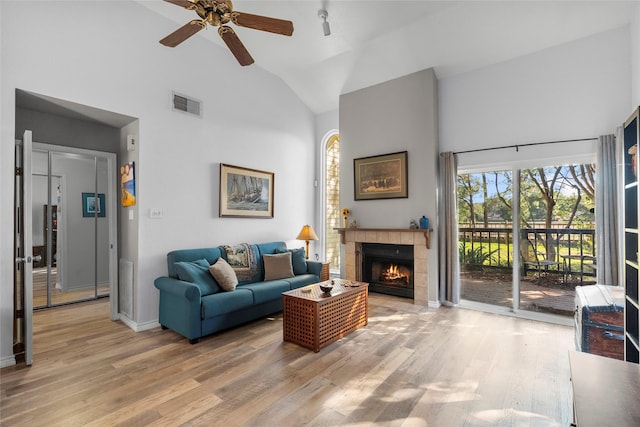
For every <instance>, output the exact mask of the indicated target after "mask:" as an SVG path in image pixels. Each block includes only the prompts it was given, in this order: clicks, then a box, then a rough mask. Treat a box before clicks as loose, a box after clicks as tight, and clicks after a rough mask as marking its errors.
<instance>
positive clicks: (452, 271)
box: [439, 152, 460, 304]
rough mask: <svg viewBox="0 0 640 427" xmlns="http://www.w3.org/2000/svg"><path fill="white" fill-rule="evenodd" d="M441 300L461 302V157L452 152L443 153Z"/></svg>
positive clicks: (441, 157)
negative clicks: (458, 204)
mask: <svg viewBox="0 0 640 427" xmlns="http://www.w3.org/2000/svg"><path fill="white" fill-rule="evenodd" d="M439 169H440V212H439V214H440V218H441V224H442V228H441V229H440V241H439V258H440V292H439V293H440V302H443V303H448V304H458V303H459V302H460V264H459V256H458V206H457V200H458V194H457V181H458V159H457V156H456V155H455V154H454V153H453V152H446V153H441V154H440V168H439Z"/></svg>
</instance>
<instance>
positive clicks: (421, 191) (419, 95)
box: [339, 69, 439, 303]
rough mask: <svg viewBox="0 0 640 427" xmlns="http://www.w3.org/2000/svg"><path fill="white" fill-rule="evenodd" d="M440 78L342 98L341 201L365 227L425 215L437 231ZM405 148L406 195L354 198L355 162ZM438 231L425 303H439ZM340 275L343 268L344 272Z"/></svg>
mask: <svg viewBox="0 0 640 427" xmlns="http://www.w3.org/2000/svg"><path fill="white" fill-rule="evenodd" d="M437 87H438V82H437V79H436V76H435V73H434V71H433V69H427V70H423V71H419V72H417V73H414V74H410V75H408V76H404V77H401V78H398V79H395V80H390V81H388V82H385V83H381V84H379V85H375V86H371V87H368V88H365V89H361V90H358V91H355V92H351V93H347V94H344V95H342V96H341V97H340V113H339V114H340V205H341V206H342V207H347V208H349V209H351V214H352V219H355V220H356V221H357V223H358V226H359V227H363V228H409V222H410V221H411V220H412V219H414V220H416V221H417V220H418V219H419V218H420V217H421V216H422V215H425V216H427V217H428V218H429V220H430V228H433V229H434V230H437V227H438V221H437V212H438V206H437V180H438V155H439V148H438V92H437ZM399 151H407V152H408V178H409V180H408V188H409V197H408V198H406V199H386V200H365V201H357V202H356V201H354V181H353V180H354V177H353V160H354V159H356V158H360V157H368V156H375V155H380V154H388V153H394V152H399ZM437 239H438V233H437V231H434V232H433V233H432V235H431V242H432V243H431V250H430V251H429V266H428V274H429V296H428V298H429V301H430V302H433V303H437V301H438V293H437V291H438V274H437V273H438V257H437ZM343 273H344V272H343Z"/></svg>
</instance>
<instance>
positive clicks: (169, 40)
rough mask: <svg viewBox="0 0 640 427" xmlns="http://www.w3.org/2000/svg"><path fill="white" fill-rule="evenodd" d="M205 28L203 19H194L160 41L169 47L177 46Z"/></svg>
mask: <svg viewBox="0 0 640 427" xmlns="http://www.w3.org/2000/svg"><path fill="white" fill-rule="evenodd" d="M203 28H204V24H203V22H202V21H199V20H197V19H194V20H193V21H189V22H187V23H186V24H184V25H183V26H182V27H180V28H178V29H177V30H175V31H174V32H173V33H171V34H169V35H168V36H167V37H165V38H163V39H162V40H160V43H161V44H163V45H165V46H168V47H176V46H178V45H179V44H180V43H182V42H183V41H185V40H186V39H188V38H189V37H191V36H192V35H194V34H195V33H197V32H198V31H200V30H201V29H203Z"/></svg>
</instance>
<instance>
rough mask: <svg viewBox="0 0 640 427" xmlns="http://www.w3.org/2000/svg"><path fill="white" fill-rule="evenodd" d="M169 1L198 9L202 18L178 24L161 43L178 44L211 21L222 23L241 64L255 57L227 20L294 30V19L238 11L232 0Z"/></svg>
mask: <svg viewBox="0 0 640 427" xmlns="http://www.w3.org/2000/svg"><path fill="white" fill-rule="evenodd" d="M164 1H166V2H168V3H172V4H175V5H177V6H182V7H184V8H185V9H188V10H195V11H196V13H197V14H198V16H200V18H201V19H194V20H193V21H190V22H188V23H186V24H185V25H183V26H182V27H180V28H178V29H177V30H176V31H174V32H173V33H171V34H169V35H168V36H167V37H165V38H163V39H162V40H160V43H161V44H163V45H165V46H168V47H176V46H178V45H179V44H180V43H182V42H183V41H185V40H186V39H188V38H189V37H191V36H193V35H194V34H196V33H197V32H198V31H200V30H202V29H203V28H205V27H206V26H207V23H208V24H209V25H214V26H217V27H218V34H219V35H220V37H222V40H223V41H224V42H225V44H226V45H227V47H228V48H229V50H231V53H233V56H235V57H236V59H237V60H238V62H239V63H240V65H242V66H245V65H251V64H253V58H252V57H251V54H249V51H248V50H247V49H246V48H245V47H244V45H243V44H242V42H241V41H240V38H238V35H237V34H236V32H235V31H234V30H233V28H231V27H228V26H227V25H225V24H227V23H229V22H233V23H234V24H236V25H239V26H241V27H247V28H252V29H254V30H260V31H268V32H270V33H275V34H282V35H283V36H290V35H291V34H293V23H292V22H291V21H285V20H282V19H276V18H269V17H266V16H260V15H252V14H250V13H244V12H235V11H234V10H233V4H232V3H231V0H164Z"/></svg>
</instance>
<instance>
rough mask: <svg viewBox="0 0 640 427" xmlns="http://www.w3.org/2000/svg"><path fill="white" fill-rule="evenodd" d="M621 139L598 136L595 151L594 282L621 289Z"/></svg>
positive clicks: (619, 134) (620, 133)
mask: <svg viewBox="0 0 640 427" xmlns="http://www.w3.org/2000/svg"><path fill="white" fill-rule="evenodd" d="M622 138H623V134H622V132H618V138H616V137H615V136H614V135H603V136H600V137H599V138H598V145H597V148H596V242H595V243H596V265H597V266H598V268H597V270H596V281H597V283H598V284H602V285H611V286H620V282H619V279H618V277H619V275H618V263H619V261H618V259H619V251H618V248H619V240H618V239H619V237H618V175H617V174H618V172H617V170H616V164H617V147H622V146H623V145H622ZM616 139H617V141H616Z"/></svg>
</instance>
